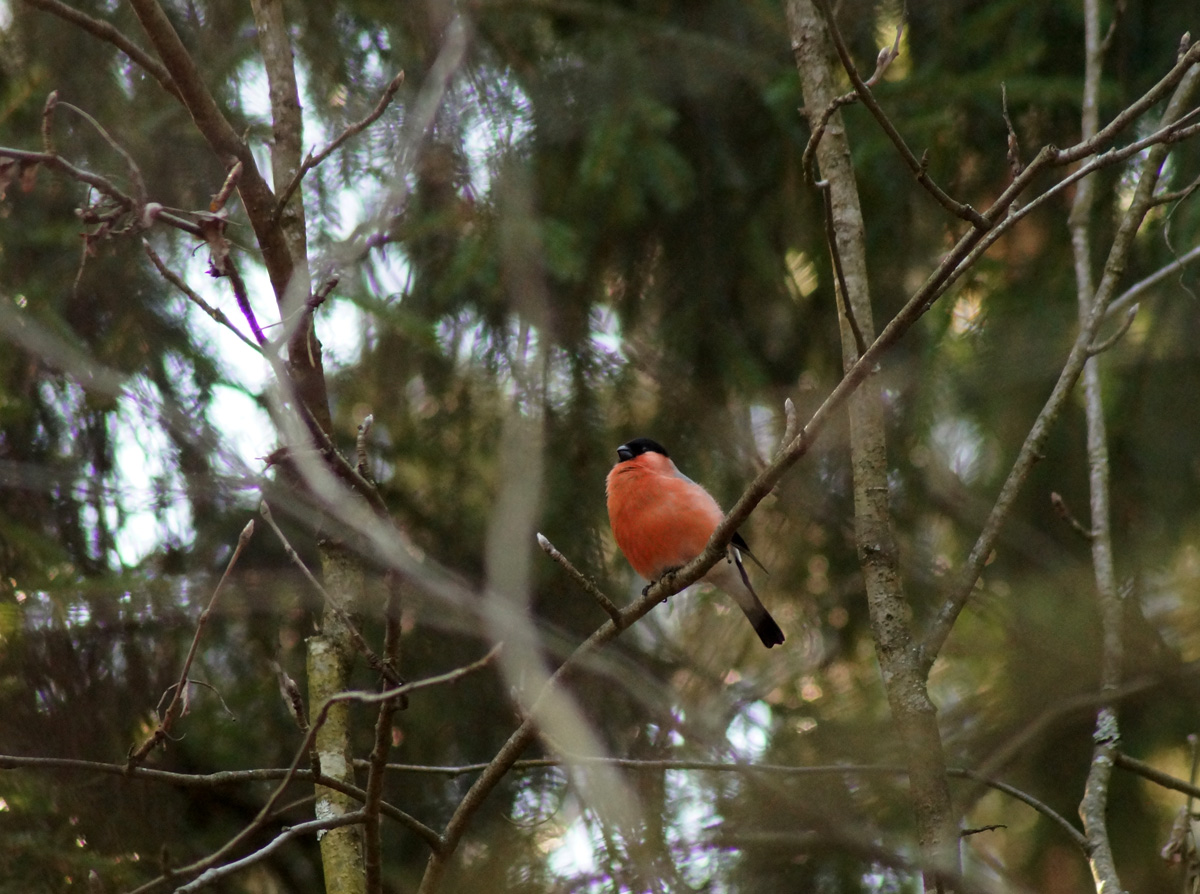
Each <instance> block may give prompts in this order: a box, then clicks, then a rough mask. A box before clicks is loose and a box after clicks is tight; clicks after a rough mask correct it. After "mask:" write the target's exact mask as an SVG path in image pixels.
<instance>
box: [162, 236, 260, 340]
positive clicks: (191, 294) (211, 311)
mask: <svg viewBox="0 0 1200 894" xmlns="http://www.w3.org/2000/svg"><path fill="white" fill-rule="evenodd" d="M142 248H144V249H145V251H146V255H147V257H149V258H150V260H151V262H152V263H153V264H154V267H155V269H156V270H158V272H159V274H160V275H161V276H162V278H163V279H165V280H166V281H167V282H169V283H170V284H171V285H173V286H174V287H175V288H177V289H178V290H179V291H180V292H182V293H183V294H184V296H186V297H187V299H188V300H189V301H191V302H192V303H193V304H195V305H196V306H197V307H198V308H200V309H201V310H202V311H204V312H205V313H206V314H208V315H209V317H211V318H212V319H213V320H214V321H215V322H217V323H219V324H220V325H222V326H224V327H225V328H226V329H228V330H229V331H230V332H232V333H233V334H234V335H236V336H237V337H238V338H239V339H241V341H242V343H243V344H245V345H246V346H247V347H249V348H251V349H252V350H254V351H256V352H258V353H262V348H260V347H259V346H258V345H256V344H255V343H254V342H252V341H251V340H250V339H249V338H247V337H246V336H245V335H243V334H242V332H241V330H240V329H238V328H237V327H236V326H234V325H233V322H232V321H231V320H230V319H229V317H227V316H226V315H225V312H224V311H223V310H221V309H220V308H219V307H213V306H212V305H211V304H209V303H208V302H207V301H205V300H204V299H203V298H201V297H200V295H199V293H198V292H196V291H195V290H194V289H192V287H191V286H189V285H188V284H187V283H186V282H184V281H183V278H182V277H180V276H178V275H176V274H175V273H174V272H173V271H172V270H171V269H170V268H168V267H167V265H166V264H165V263H164V262H163V259H162V258H160V257H159V256H158V253H157V252H156V251H155V250H154V249H153V248H151V246H150V243H149V242H147V241H146V240H145V239H143V240H142Z"/></svg>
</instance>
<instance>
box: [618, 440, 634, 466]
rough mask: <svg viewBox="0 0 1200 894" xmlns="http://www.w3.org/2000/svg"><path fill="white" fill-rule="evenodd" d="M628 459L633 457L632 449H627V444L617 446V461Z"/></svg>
mask: <svg viewBox="0 0 1200 894" xmlns="http://www.w3.org/2000/svg"><path fill="white" fill-rule="evenodd" d="M629 459H633V451H632V450H630V449H629V445H628V444H622V445H621V446H620V447H618V448H617V461H618V462H625V461H626V460H629Z"/></svg>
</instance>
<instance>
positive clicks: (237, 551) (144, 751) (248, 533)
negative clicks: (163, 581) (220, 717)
mask: <svg viewBox="0 0 1200 894" xmlns="http://www.w3.org/2000/svg"><path fill="white" fill-rule="evenodd" d="M252 536H254V520H253V519H251V520H250V521H248V522H246V526H245V527H244V528H242V532H241V534H239V535H238V540H237V546H235V547H234V550H233V555H231V556H230V557H229V561H228V562H227V563H226V564H225V571H224V573H223V574H222V575H221V579H220V580H219V581H217V586H216V588H215V589H214V590H213V594H212V598H211V599H209V601H208V607H207V608H205V609H204V611H202V612H201V613H200V618H199V619H198V620H197V621H196V633H195V634H194V635H193V636H192V645H191V647H190V648H189V649H188V653H187V657H186V658H185V659H184V661H183V669H182V670H181V671H180V672H179V682H178V683H176V684H175V694H174V695H173V696H172V697H171V701H170V703H169V704H168V705H167V709H166V711H164V712H163V714H162V718H161V719H160V720H159V723H158V727H157V728H156V729H155V730H154V733H153V734H152V735H151V736H150V738H148V739H147V740H146V741H145V742H143V743H142V746H141V747H140V748H138V749H137V751H133V752H131V753H130V755H129V763H128V766H129V767H131V768H132V767H134V766H136V765H137V764H139V763H141V762H142V761H143V760H145V758H146V755H148V754H149V753H150V752H151V750H153V748H154V747H155V746H156V745H158V743H159V742H161V741H162V740H163V739H165V738H166V737H167V736H168V735H170V732H171V727H172V726H173V725H174V723H175V721H176V720H177V719H178V717H179V715H180V712H181V708H182V705H183V697H184V692H185V691H186V690H187V686H188V672H189V671H190V670H191V669H192V662H193V661H194V660H195V658H196V649H197V648H198V647H199V645H200V635H201V634H202V633H203V632H204V627H205V625H206V624H208V619H209V616H210V615H211V614H212V610H213V609H214V608H215V607H216V605H217V600H218V599H219V598H220V596H221V591H222V590H224V589H225V584H226V583H227V582H228V580H229V575H230V573H231V572H232V571H233V568H234V566H235V565H237V561H238V559H239V558H241V555H242V552H243V551H244V550H245V549H246V546H247V545H248V544H249V543H250V538H251V537H252Z"/></svg>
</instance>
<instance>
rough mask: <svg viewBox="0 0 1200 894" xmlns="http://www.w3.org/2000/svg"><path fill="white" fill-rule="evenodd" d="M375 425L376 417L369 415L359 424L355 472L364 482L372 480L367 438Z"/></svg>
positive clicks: (355, 449) (355, 445)
mask: <svg viewBox="0 0 1200 894" xmlns="http://www.w3.org/2000/svg"><path fill="white" fill-rule="evenodd" d="M374 424H375V417H374V416H373V415H371V414H370V413H368V414H367V415H366V416H364V417H363V421H362V422H360V423H359V424H358V436H357V437H356V438H355V439H354V455H355V459H356V460H357V461H358V464H357V465H356V466H355V471H357V472H358V474H359V475H361V476H362V477H363V480H364V481H369V480H370V479H371V475H370V464H369V462H368V460H367V438H368V437H370V435H371V426H372V425H374Z"/></svg>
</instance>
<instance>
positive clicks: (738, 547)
mask: <svg viewBox="0 0 1200 894" xmlns="http://www.w3.org/2000/svg"><path fill="white" fill-rule="evenodd" d="M605 492H606V494H607V495H608V520H609V523H610V524H611V525H612V530H613V535H614V536H615V537H616V539H617V546H619V547H620V548H621V552H623V553H624V554H625V558H626V559H628V560H629V564H630V565H632V566H633V570H634V571H636V572H637V573H638V574H640V575H641V576H642V577H644V578H646V579H647V580H649V581H655V580H657V579H658V578H660V577H662V576H663V575H664V574H666V573H667V572H668V571H673V570H675V569H677V568H682V567H683V566H684V565H686V564H687V563H688V562H690V561H691V560H692V559H694V558H696V556H698V555H700V553H702V552H704V547H706V546H707V545H708V538H709V537H711V536H712V533H713V531H715V530H716V529H717V525H719V524H720V523H721V520H722V519H723V518H724V517H725V513H723V512H722V511H721V507H720V506H718V505H717V501H716V500H714V499H713V497H712V494H710V493H709V492H708V491H706V490H705V489H704V488H703V487H701V486H700V485H699V484H697V483H696V482H695V481H693V480H692V479H691V478H688V477H687V475H684V474H683V473H682V472H680V471H679V469H677V468H675V463H673V462H671V457H670V456H669V455H668V454H667V451H666V449H665V448H664V447H663V446H662V445H661V444H659V443H658V442H657V441H652V440H650V439H649V438H634V439H633V440H632V441H630V442H629V443H627V444H622V445H621V446H620V447H618V448H617V464H616V465H615V466H613V467H612V471H610V472H609V473H608V479H607V481H606V482H605ZM743 553H745V554H746V555H747V556H749V557H750V558H751V559H754V556H753V555H752V554H751V553H750V550H749V548H748V547H747V546H746V541H745V540H743V539H742V536H741V535H740V534H734V535H733V539H732V541H731V542H730V544H729V549H728V551H727V552H726V555H725V561H723V562H718V563H717V564H716V565H714V566H713V567H712V568H711V569H710V570H709V572H708V573H707V574H706V575H704V577H703V578H701V579H702V580H705V581H707V582H708V583H710V584H713V585H714V586H716V587H718V588H719V589H721V590H724V591H725V592H726V593H728V594H729V595H730V596H732V597H733V601H734V602H736V603H737V604H738V608H740V609H741V610H742V611H743V612H744V613H745V615H746V617H747V618H749V619H750V623H751V624H752V625H754V632H755V633H757V634H758V638H759V639H761V640H762V642H763V645H764V646H766V647H767V648H768V649H769V648H771V647H772V646H777V645H779V644H780V643H782V642H783V631H782V630H780V629H779V625H778V624H776V623H775V619H774V618H772V617H771V615H770V614H769V613H768V612H767V610H766V609H765V608H764V607H763V604H762V602H760V601H759V598H758V594H757V593H755V592H754V588H753V587H752V586H750V578H749V576H748V575H747V574H746V567H745V566H744V565H743V564H742V554H743ZM754 561H755V562H757V561H758V560H757V559H754Z"/></svg>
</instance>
